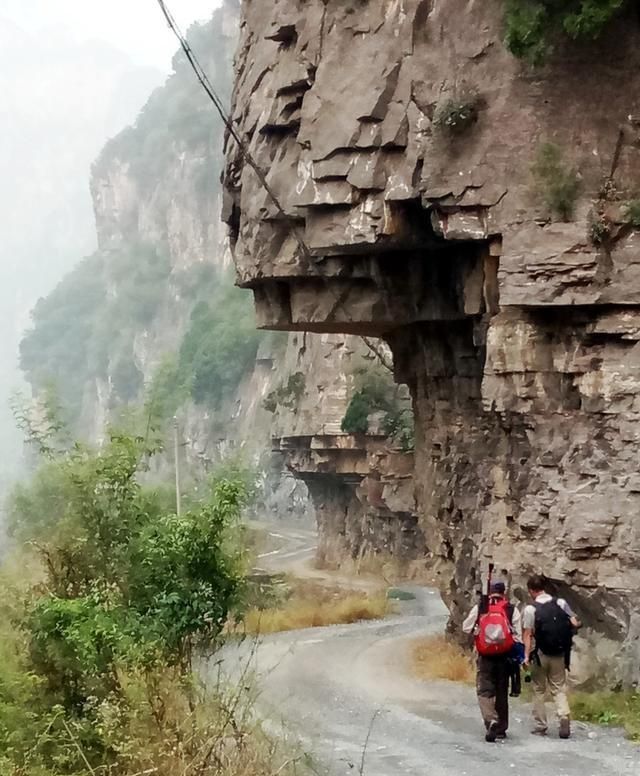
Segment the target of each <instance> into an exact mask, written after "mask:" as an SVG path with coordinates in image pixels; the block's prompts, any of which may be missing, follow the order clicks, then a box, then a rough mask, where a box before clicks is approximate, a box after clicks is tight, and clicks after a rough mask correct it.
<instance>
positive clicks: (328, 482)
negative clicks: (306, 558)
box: [272, 334, 427, 576]
mask: <svg viewBox="0 0 640 776" xmlns="http://www.w3.org/2000/svg"><path fill="white" fill-rule="evenodd" d="M283 364H286V369H283V368H282V367H283ZM366 364H369V365H371V364H374V365H375V366H377V368H378V369H380V368H383V367H380V364H379V362H378V358H377V356H375V355H374V354H373V353H372V352H371V351H370V350H369V349H368V348H367V347H366V346H365V345H364V344H363V343H362V341H361V340H360V339H359V338H358V337H354V336H352V335H338V334H324V335H317V334H311V335H307V334H298V335H293V336H291V338H290V341H289V345H288V348H287V353H286V355H285V357H284V359H283V362H282V364H281V365H280V373H281V374H285V375H286V374H288V375H297V376H300V377H301V383H300V385H299V389H300V390H299V395H298V396H296V397H294V398H293V399H292V400H291V401H290V402H287V400H286V399H285V404H284V405H283V406H281V407H280V408H278V409H277V411H276V413H275V417H274V422H273V424H272V436H273V447H274V450H275V451H276V452H278V453H280V454H281V455H282V457H283V461H284V463H285V465H286V466H287V468H288V469H289V471H291V472H292V473H293V475H294V476H295V477H296V478H297V479H299V480H301V481H302V482H304V483H305V485H306V486H307V489H308V491H309V494H310V496H311V499H312V503H313V507H314V512H315V517H316V523H317V527H318V553H317V560H318V562H319V563H320V564H321V565H323V566H334V567H335V566H345V565H346V566H352V567H356V568H358V569H361V568H365V567H368V568H371V567H373V566H375V567H376V568H380V567H381V566H384V565H385V564H386V563H388V562H389V561H390V560H394V561H402V562H403V573H404V574H405V575H414V576H417V575H420V574H424V572H425V569H426V567H427V553H426V549H425V544H424V537H423V535H422V531H421V529H420V527H419V526H418V520H417V513H416V507H415V497H414V488H413V454H412V453H410V452H403V451H402V450H401V449H399V448H398V445H397V444H394V442H393V440H392V439H390V438H389V437H388V436H386V435H385V434H384V433H383V429H382V424H381V418H380V417H379V415H380V413H375V412H372V414H371V416H370V418H369V433H366V434H365V433H359V434H347V433H344V432H343V431H342V421H343V418H344V417H345V414H346V412H347V408H348V406H349V402H350V399H351V397H352V396H353V393H354V372H355V371H357V370H358V369H359V368H362V367H363V365H366ZM410 562H411V563H410Z"/></svg>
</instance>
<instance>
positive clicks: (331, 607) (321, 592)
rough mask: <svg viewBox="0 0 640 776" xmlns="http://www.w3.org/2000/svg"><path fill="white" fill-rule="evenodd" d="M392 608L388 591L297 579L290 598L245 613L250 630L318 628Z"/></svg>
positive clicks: (371, 617) (381, 613)
mask: <svg viewBox="0 0 640 776" xmlns="http://www.w3.org/2000/svg"><path fill="white" fill-rule="evenodd" d="M388 611H389V602H388V601H387V597H386V595H385V594H384V592H379V593H364V592H358V591H354V590H344V589H342V588H337V587H327V586H326V585H322V584H320V583H318V582H314V581H296V582H295V583H294V589H293V592H292V595H291V596H290V598H289V599H288V600H287V601H285V602H284V603H283V604H282V605H280V606H278V607H274V608H270V609H258V608H253V609H250V610H249V611H248V612H247V613H246V614H245V616H244V629H245V631H246V632H247V633H277V632H280V631H288V630H299V629H302V628H317V627H320V626H323V625H343V624H347V623H351V622H357V621H359V620H375V619H379V618H381V617H384V616H385V614H387V612H388Z"/></svg>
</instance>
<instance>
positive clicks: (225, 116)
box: [157, 0, 393, 371]
mask: <svg viewBox="0 0 640 776" xmlns="http://www.w3.org/2000/svg"><path fill="white" fill-rule="evenodd" d="M157 3H158V5H159V6H160V10H161V11H162V14H163V16H164V18H165V20H166V22H167V24H168V25H169V29H170V30H171V31H172V32H173V34H174V35H175V36H176V38H177V39H178V41H179V43H180V47H181V48H182V51H183V52H184V54H185V56H186V58H187V61H188V62H189V65H190V66H191V69H192V70H193V72H194V73H195V75H196V78H197V79H198V81H199V83H200V85H201V86H202V88H203V89H204V91H205V92H206V94H207V96H208V97H209V99H210V100H211V102H212V103H213V105H214V106H215V108H216V110H217V112H218V114H219V115H220V118H221V119H222V121H223V123H224V126H225V127H226V129H227V131H228V132H229V134H230V135H231V137H232V138H233V139H234V140H235V142H236V144H237V146H238V149H239V151H240V153H241V154H242V156H243V158H244V159H245V161H246V162H247V164H248V165H249V166H250V167H251V169H252V170H253V171H254V172H255V174H256V177H257V178H258V181H259V182H260V185H261V186H262V187H263V189H264V190H265V191H266V193H267V195H268V196H269V198H270V199H271V201H272V202H273V204H274V205H275V207H276V209H277V211H278V213H279V214H280V216H282V218H283V219H284V220H285V221H288V222H289V224H290V226H291V231H292V234H293V236H294V238H295V239H296V242H297V243H298V246H299V247H300V250H301V252H302V254H303V256H304V258H305V259H306V260H307V263H308V266H309V269H310V270H311V271H312V272H313V274H314V275H316V276H318V277H321V278H322V279H323V281H324V282H325V286H326V289H327V291H328V292H329V293H330V294H331V295H332V296H333V298H334V302H335V307H334V310H335V309H337V308H338V307H342V309H343V311H344V312H345V315H346V317H347V321H351V320H352V319H351V315H350V313H349V311H348V309H347V307H346V306H345V304H344V299H343V298H342V295H338V294H336V292H335V290H334V289H333V288H332V287H331V285H330V283H329V282H328V280H327V279H326V278H325V277H324V276H323V275H322V274H321V273H320V272H318V269H317V266H316V263H315V261H314V259H313V256H312V253H311V251H310V249H309V247H308V245H307V244H306V242H305V241H304V239H303V237H302V236H301V235H300V233H299V231H298V229H297V228H296V227H295V225H294V224H293V223H292V221H293V219H292V217H291V216H289V215H287V213H286V212H285V210H284V208H283V206H282V205H281V203H280V200H279V199H278V196H277V194H276V193H275V191H274V190H273V189H272V187H271V185H270V184H269V181H268V180H267V177H266V175H265V174H264V172H263V171H262V169H261V168H260V166H259V165H258V163H257V162H256V160H255V159H254V157H253V154H252V153H251V151H250V150H249V148H248V147H247V144H246V143H245V141H244V140H243V138H242V137H241V136H240V134H239V132H238V131H237V130H236V128H235V127H234V125H233V120H232V119H231V116H230V115H229V113H228V112H227V111H226V109H225V107H224V103H223V102H222V100H221V98H220V96H219V95H218V93H217V92H216V90H215V88H214V86H213V84H212V83H211V81H210V79H209V77H208V76H207V73H206V71H205V69H204V68H203V67H202V65H201V64H200V61H199V59H198V57H197V56H196V54H195V52H194V51H193V49H192V48H191V46H190V44H189V41H188V40H187V38H186V36H185V35H184V33H183V32H182V30H181V29H180V27H179V25H178V23H177V21H176V19H175V17H174V16H173V14H172V13H171V11H170V10H169V8H168V7H167V4H166V2H165V1H164V0H157ZM360 339H362V341H363V342H364V344H365V345H366V346H367V348H368V349H369V350H370V351H371V352H372V353H373V354H374V355H375V356H376V357H377V358H378V360H379V361H380V362H381V363H382V365H383V366H384V367H385V368H386V369H389V370H390V371H393V368H392V367H391V366H390V365H389V363H388V361H387V360H386V358H383V356H382V354H381V352H380V349H379V348H378V347H377V346H375V345H374V344H373V343H372V342H371V341H370V340H369V338H368V337H365V336H362V335H361V336H360Z"/></svg>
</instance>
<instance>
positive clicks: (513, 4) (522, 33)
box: [505, 0, 631, 65]
mask: <svg viewBox="0 0 640 776" xmlns="http://www.w3.org/2000/svg"><path fill="white" fill-rule="evenodd" d="M630 6H631V0H566V1H565V2H557V1H556V0H505V43H506V45H507V48H508V49H509V51H511V53H512V54H514V55H515V56H517V57H519V58H521V59H525V60H527V61H528V62H530V63H531V64H533V65H539V64H541V63H542V62H543V61H544V59H545V58H546V57H547V55H548V54H549V51H550V49H551V46H552V44H553V41H554V40H555V39H556V38H560V37H561V36H562V35H565V36H567V37H569V38H571V39H573V40H587V41H588V40H596V39H597V38H598V37H599V36H600V35H601V34H602V32H603V31H604V30H605V28H606V27H607V25H608V24H609V23H610V22H611V20H612V19H613V18H614V17H615V16H616V15H617V14H619V13H620V12H621V11H622V10H623V9H624V8H629V7H630Z"/></svg>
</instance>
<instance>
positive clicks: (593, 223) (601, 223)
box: [588, 211, 612, 245]
mask: <svg viewBox="0 0 640 776" xmlns="http://www.w3.org/2000/svg"><path fill="white" fill-rule="evenodd" d="M611 226H612V224H611V221H610V220H609V219H608V218H607V216H606V215H605V214H604V213H600V212H595V211H594V212H592V213H591V214H590V216H589V227H588V228H589V239H590V240H591V242H592V243H593V244H594V245H603V244H605V243H606V242H607V240H608V239H609V237H610V236H611Z"/></svg>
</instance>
